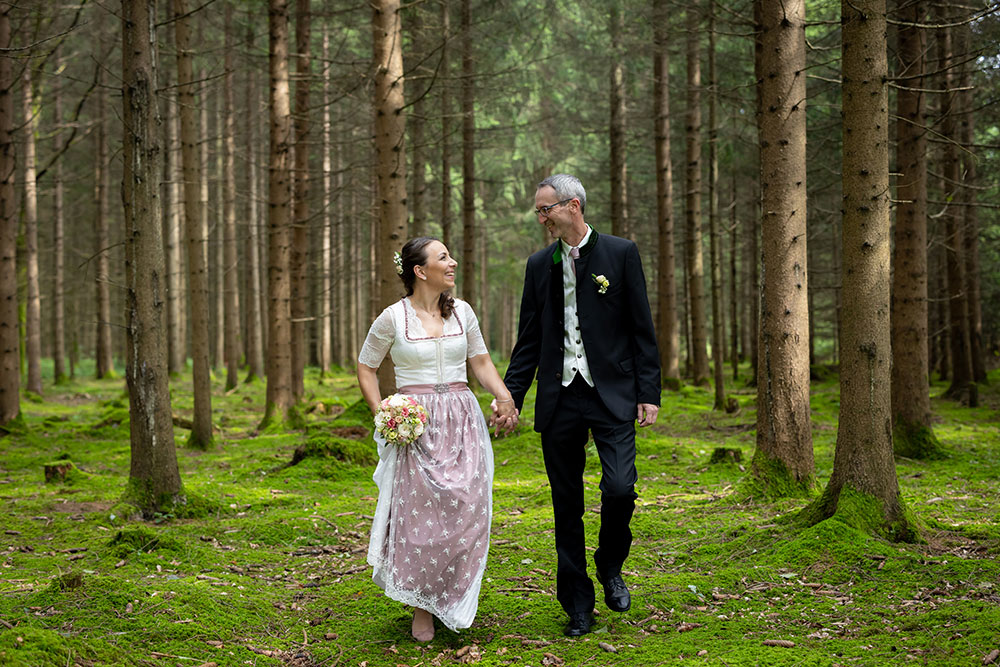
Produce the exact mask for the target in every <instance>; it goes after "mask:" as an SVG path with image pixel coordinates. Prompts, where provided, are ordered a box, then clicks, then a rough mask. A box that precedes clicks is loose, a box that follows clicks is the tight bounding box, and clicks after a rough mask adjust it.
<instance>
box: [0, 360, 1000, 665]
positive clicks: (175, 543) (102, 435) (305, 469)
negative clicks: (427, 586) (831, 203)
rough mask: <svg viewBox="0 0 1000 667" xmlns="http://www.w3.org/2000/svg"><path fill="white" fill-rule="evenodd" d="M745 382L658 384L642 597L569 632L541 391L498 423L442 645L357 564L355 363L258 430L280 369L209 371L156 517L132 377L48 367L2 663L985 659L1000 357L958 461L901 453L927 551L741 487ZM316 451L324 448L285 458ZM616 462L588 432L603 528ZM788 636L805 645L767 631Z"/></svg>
mask: <svg viewBox="0 0 1000 667" xmlns="http://www.w3.org/2000/svg"><path fill="white" fill-rule="evenodd" d="M86 370H87V369H80V372H81V373H82V372H86ZM49 377H51V373H50V375H49ZM744 380H745V378H743V379H741V380H740V381H739V382H738V383H736V384H734V389H733V391H734V392H735V395H736V397H737V398H738V399H739V402H740V405H741V406H742V409H741V412H739V413H737V414H735V415H725V414H722V413H716V412H713V411H712V410H711V404H712V400H713V394H712V392H711V390H710V389H708V388H695V387H690V386H685V387H682V388H681V389H680V390H679V391H678V392H665V393H664V404H663V408H662V410H661V412H660V419H659V422H658V423H657V425H656V426H654V427H653V428H651V429H647V430H643V431H641V432H640V435H639V439H638V451H639V475H640V480H639V484H638V491H639V495H640V500H639V507H638V509H637V511H636V515H635V518H634V520H633V524H632V527H633V532H634V534H635V542H634V544H633V547H632V555H631V557H630V558H629V561H628V562H627V564H626V573H625V575H626V580H627V581H628V582H629V584H630V587H631V589H632V593H633V607H632V610H631V611H630V612H628V613H625V614H614V613H611V612H609V611H608V610H606V609H605V608H604V607H603V605H602V604H600V603H599V604H598V610H597V611H598V617H597V618H598V625H597V631H596V632H595V633H593V634H591V635H588V636H586V637H584V638H581V639H577V640H569V639H566V638H564V637H563V636H562V633H561V629H562V624H563V622H564V618H563V614H562V611H561V610H560V609H559V606H558V604H557V603H556V601H555V597H554V591H555V588H554V572H555V551H554V548H553V544H552V539H553V538H552V515H551V506H550V501H549V491H548V484H547V481H546V478H545V472H544V467H543V465H542V460H541V454H540V445H539V438H538V435H537V434H535V433H534V432H533V431H531V427H530V421H531V418H532V410H531V407H530V406H531V399H530V397H529V401H528V405H527V410H526V411H525V415H524V418H525V419H524V422H526V423H525V424H524V425H523V426H522V427H521V428H520V430H519V432H518V433H517V434H515V435H514V436H513V437H508V438H504V439H499V440H496V441H495V442H494V448H495V452H496V461H497V472H496V480H495V485H494V489H495V496H494V509H495V515H494V522H493V534H492V537H493V543H492V547H491V550H490V561H489V565H488V569H487V573H486V580H485V582H484V584H483V591H482V596H481V600H480V607H479V614H478V616H477V619H476V623H475V625H474V626H473V627H472V628H471V629H469V630H466V631H463V632H462V633H460V634H456V633H452V632H450V631H448V630H446V629H443V628H440V627H439V628H438V634H437V637H436V638H435V640H434V641H433V642H432V643H431V644H429V645H417V644H415V643H414V642H413V641H412V639H411V638H410V637H409V618H410V617H409V614H408V612H407V610H406V609H404V608H403V607H402V606H401V605H399V604H397V603H396V602H393V601H392V600H388V599H387V598H385V597H384V596H383V595H382V593H381V591H380V590H379V589H378V588H377V587H376V586H375V585H374V584H373V583H372V581H371V570H370V568H368V567H367V566H366V564H365V554H366V549H367V537H368V527H369V525H370V517H371V515H372V512H373V510H374V507H375V487H374V485H373V483H372V481H371V473H372V469H373V468H372V465H371V464H370V461H371V460H372V459H368V458H366V456H365V452H364V450H363V448H362V447H361V443H367V442H369V441H368V440H367V436H365V435H363V433H356V429H357V427H358V426H359V425H360V424H361V422H360V421H359V420H358V416H357V414H355V413H356V410H355V411H352V410H350V408H351V406H352V405H354V404H355V403H356V401H357V400H358V399H359V398H360V393H359V391H358V389H357V386H356V382H355V380H354V378H353V376H352V375H351V374H349V373H347V372H343V373H333V374H330V375H328V376H326V377H324V378H320V377H319V374H318V372H316V371H315V370H311V371H310V372H309V373H308V377H307V394H308V398H307V400H306V401H305V403H304V405H303V406H302V410H301V414H302V416H303V419H304V421H305V422H306V428H305V429H304V430H302V431H295V432H287V433H282V432H266V433H260V432H258V430H257V425H258V424H259V423H260V418H261V415H262V414H263V409H264V385H263V384H262V383H251V384H246V385H240V387H239V388H238V389H237V390H236V391H234V392H232V393H229V394H228V395H227V393H226V392H225V391H224V388H223V384H222V378H221V376H220V377H217V378H216V383H215V385H214V389H215V391H214V395H213V409H214V411H215V419H214V421H215V424H216V425H217V426H218V429H219V430H218V431H217V432H216V444H215V446H214V447H213V448H212V449H211V450H209V451H207V452H202V451H197V450H192V449H187V448H185V447H184V446H183V442H184V441H185V438H186V435H187V434H186V433H185V432H184V431H182V430H180V429H178V430H177V432H176V440H177V443H178V446H177V449H178V459H179V462H180V466H181V474H182V478H183V481H184V485H185V491H186V492H187V493H188V494H189V496H190V497H191V498H194V499H197V502H196V504H197V508H198V511H196V512H195V511H193V512H191V513H190V515H187V514H184V515H179V516H178V515H167V516H159V517H155V519H154V520H152V521H146V522H143V521H136V520H130V519H128V518H126V517H127V516H128V512H129V509H128V507H127V506H124V505H123V504H121V503H120V502H119V501H120V498H121V497H122V494H123V492H124V490H125V488H126V482H127V475H128V469H129V443H128V437H129V434H128V423H127V421H124V422H123V421H121V420H120V419H119V417H120V410H121V409H122V407H124V406H126V405H127V401H124V399H123V395H124V394H123V382H122V381H121V380H120V379H119V380H103V381H93V380H83V379H79V378H78V379H77V380H73V381H68V382H66V383H65V384H62V385H58V386H52V385H51V384H48V385H47V386H46V394H45V397H44V400H43V401H42V402H37V403H36V402H28V401H25V402H24V403H22V409H23V411H24V421H25V429H24V430H23V431H22V432H14V433H13V434H11V435H7V436H5V437H3V438H2V439H0V496H2V500H3V509H2V510H0V512H2V515H0V516H2V524H3V526H2V530H0V566H2V568H0V664H4V665H7V664H9V665H25V666H30V667H35V666H42V665H53V666H55V665H58V666H60V667H62V666H64V665H74V664H78V665H201V664H203V663H208V662H214V663H216V664H218V665H244V664H248V665H299V666H305V665H361V664H367V665H368V666H369V667H376V666H395V665H410V666H413V667H415V666H416V665H418V664H423V665H444V664H457V663H458V662H459V661H461V660H463V659H466V660H469V659H472V660H476V661H478V662H480V663H481V664H484V665H535V666H536V667H537V666H538V665H544V664H562V663H560V662H559V661H560V660H561V661H565V664H567V665H583V664H586V665H658V664H667V665H673V664H706V665H722V664H725V665H833V664H841V665H848V664H857V665H885V664H909V663H911V662H914V663H916V664H933V665H949V664H953V665H971V664H979V663H980V661H981V660H982V657H983V656H985V655H986V654H988V653H989V652H990V651H991V650H993V649H994V648H1000V561H998V559H997V556H998V551H1000V522H998V518H1000V517H998V513H1000V512H998V508H1000V501H998V497H997V479H998V478H1000V456H998V454H1000V424H998V421H1000V418H998V412H997V410H998V407H1000V375H998V374H994V376H993V377H992V378H991V380H992V382H991V384H990V385H989V387H984V388H983V396H982V399H983V407H981V408H979V409H977V410H970V409H968V408H964V407H962V406H960V405H958V404H955V403H952V402H949V401H946V400H943V399H939V398H935V399H934V401H933V407H934V411H935V414H936V415H937V417H938V419H939V421H938V422H937V423H936V424H935V428H934V430H935V434H936V435H937V437H938V438H939V440H940V441H941V443H942V445H943V447H944V448H945V450H946V451H947V454H948V458H947V459H945V460H932V461H915V460H909V459H899V460H898V462H897V470H898V475H899V480H900V486H901V488H902V493H903V497H904V499H905V502H906V503H907V507H908V509H909V510H910V511H912V513H913V515H914V516H915V517H916V519H917V520H918V521H919V522H920V525H922V526H923V528H924V533H923V538H924V541H923V542H921V543H918V544H893V543H890V542H887V541H884V540H881V539H877V538H875V537H871V536H869V535H867V534H865V533H863V532H861V531H859V530H858V529H857V528H855V527H852V526H851V525H849V524H848V523H845V522H843V521H838V520H836V519H833V520H828V521H824V522H821V523H819V524H817V525H815V526H812V527H809V528H803V527H802V524H801V523H799V522H797V521H796V520H795V516H796V514H797V512H798V510H800V509H801V508H802V507H803V506H805V505H806V504H808V502H809V499H807V498H798V499H778V500H774V501H767V502H765V501H761V500H760V499H759V498H754V497H752V496H749V495H748V496H746V497H742V494H740V493H739V491H738V490H739V489H740V486H741V482H742V481H743V480H744V477H745V474H746V473H745V470H744V468H745V467H748V466H749V461H750V458H751V455H752V452H753V446H754V430H753V428H754V421H755V419H754V412H753V410H754V402H753V394H752V393H751V392H752V390H748V389H745V388H742V387H744ZM737 387H738V388H737ZM944 388H945V387H944V386H942V385H935V386H934V387H933V388H932V393H933V394H934V395H935V396H937V395H938V394H940V393H941V392H942V391H943V389H944ZM172 391H173V400H174V412H175V413H177V414H179V415H182V416H185V417H190V409H191V407H190V406H191V398H190V378H189V377H182V378H179V379H176V380H174V383H173V387H172ZM837 391H838V387H837V383H836V377H835V376H834V377H830V378H826V379H824V380H821V381H818V382H815V383H814V387H813V425H814V445H815V450H816V467H817V470H816V477H817V481H818V489H819V490H822V488H823V487H824V486H825V483H826V480H827V479H828V478H829V475H830V471H831V467H832V465H833V447H834V443H835V440H836V424H837V403H838V395H837ZM740 392H743V393H740ZM123 401H124V402H123ZM487 402H488V399H487V397H485V396H484V397H482V404H483V405H484V406H485V405H486V404H487ZM319 406H322V407H319ZM362 432H363V429H362ZM303 445H308V448H309V449H310V453H311V454H312V455H310V456H306V457H305V458H303V459H302V460H301V461H300V462H299V463H297V464H296V465H294V466H288V465H286V464H287V463H289V462H290V461H291V460H292V456H293V453H294V452H295V450H296V448H299V447H302V446H303ZM719 446H725V447H732V448H739V449H741V450H742V453H743V457H742V460H743V463H742V464H740V463H736V462H727V463H720V464H712V465H710V464H709V462H708V461H709V458H710V456H711V454H712V451H713V449H714V448H715V447H719ZM61 456H68V457H69V458H70V459H71V460H72V461H73V462H74V463H75V464H76V465H77V466H78V467H79V469H80V470H81V472H82V473H83V474H82V475H81V477H80V478H79V479H77V480H74V482H73V484H72V485H58V484H56V485H53V484H49V485H46V484H45V483H44V478H43V471H42V465H43V464H44V463H46V462H50V461H52V460H56V459H59V458H60V457H61ZM741 465H742V466H744V468H741ZM599 481H600V479H599V465H598V460H597V455H596V451H594V450H593V447H591V452H590V457H589V459H588V467H587V471H586V482H587V488H588V497H587V505H588V508H589V510H590V511H588V512H587V514H586V517H585V521H586V526H587V530H588V542H589V544H591V545H592V546H593V545H594V543H595V540H596V533H597V529H598V526H599V514H598V509H599V492H598V488H597V487H598V483H599ZM64 575H70V576H69V577H66V576H64ZM75 575H79V578H77V577H76V576H75ZM772 639H777V640H787V641H790V642H794V647H791V648H785V647H781V646H765V645H764V643H763V642H764V641H765V640H772ZM601 642H603V643H606V644H608V645H610V646H613V647H614V648H615V649H616V650H617V653H609V652H606V651H605V650H604V649H602V648H601V647H600V646H599V644H600V643H601ZM470 645H475V646H476V647H477V648H476V650H475V651H469V652H468V653H465V654H463V656H462V657H459V652H460V651H461V650H462V649H463V647H468V646H470ZM546 654H548V656H547V655H546ZM470 656H471V658H470ZM477 658H478V659H477Z"/></svg>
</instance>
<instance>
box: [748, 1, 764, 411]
mask: <svg viewBox="0 0 1000 667" xmlns="http://www.w3.org/2000/svg"><path fill="white" fill-rule="evenodd" d="M754 4H757V3H754ZM754 189H755V190H756V188H754ZM753 195H754V196H753V202H754V205H753V210H752V211H751V215H750V229H749V232H750V243H749V247H750V254H749V257H748V259H749V261H748V262H747V264H748V265H749V266H748V267H747V269H748V274H749V278H750V279H749V280H748V281H747V283H748V285H747V287H748V288H749V295H748V296H749V298H748V299H747V300H748V301H749V302H750V320H749V322H748V324H749V326H748V327H747V328H748V329H749V330H750V378H749V380H748V383H749V384H750V385H751V386H754V387H756V386H757V375H758V373H759V371H760V305H761V298H760V297H761V284H760V225H761V201H760V193H757V192H754V193H753ZM758 391H760V390H759V389H758Z"/></svg>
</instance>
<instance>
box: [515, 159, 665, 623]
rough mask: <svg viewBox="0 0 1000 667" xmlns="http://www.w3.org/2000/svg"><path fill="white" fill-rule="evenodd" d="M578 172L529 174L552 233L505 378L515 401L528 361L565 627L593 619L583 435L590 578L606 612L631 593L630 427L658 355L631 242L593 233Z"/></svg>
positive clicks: (536, 263) (651, 410) (654, 379)
mask: <svg viewBox="0 0 1000 667" xmlns="http://www.w3.org/2000/svg"><path fill="white" fill-rule="evenodd" d="M586 205H587V193H586V192H585V191H584V189H583V185H582V184H581V183H580V181H579V179H577V178H576V177H575V176H570V175H568V174H556V175H554V176H550V177H548V178H546V179H545V180H544V181H542V182H541V183H539V184H538V189H537V190H536V192H535V214H536V215H537V216H538V222H539V223H541V224H542V225H545V227H546V229H548V230H549V233H550V234H551V235H552V236H553V238H555V239H556V242H555V243H553V244H552V245H550V246H548V247H547V248H545V249H544V250H540V251H539V252H536V253H535V254H534V255H532V256H531V257H529V258H528V263H527V267H526V270H525V276H524V292H523V293H522V295H521V314H520V320H519V324H518V334H517V343H516V344H515V345H514V351H513V352H512V353H511V360H510V366H509V368H508V370H507V375H506V377H505V378H504V382H505V383H506V384H507V387H508V388H509V389H510V392H511V394H512V395H513V397H514V402H515V404H516V405H517V407H518V409H521V407H522V406H523V404H524V397H525V394H526V393H527V391H528V388H529V387H530V386H531V382H532V380H533V379H534V377H535V371H536V370H537V372H538V373H537V377H538V389H537V392H536V398H535V430H536V431H538V432H539V433H541V434H542V453H543V456H544V458H545V470H546V472H547V473H548V477H549V484H550V486H551V487H552V507H553V511H554V515H555V539H556V555H557V558H558V570H557V574H556V591H557V597H558V599H559V603H560V604H561V605H562V607H563V609H565V610H566V613H567V614H569V624H568V625H567V626H566V630H565V634H566V635H567V636H570V637H578V636H580V635H583V634H586V633H588V632H590V629H591V626H592V625H593V624H594V616H593V610H594V584H593V582H592V581H591V579H590V576H589V575H588V574H587V558H586V552H585V548H584V528H583V512H584V485H583V471H584V465H585V463H586V459H587V440H588V433H589V434H591V435H593V438H594V442H595V443H596V445H597V453H598V455H599V456H600V459H601V485H600V488H601V531H600V536H599V538H598V548H597V551H596V552H595V553H594V565H595V566H596V575H597V580H598V581H599V582H600V583H601V584H602V585H603V587H604V601H605V603H607V605H608V607H609V608H610V609H611V610H613V611H621V612H624V611H628V609H629V607H630V606H631V598H630V596H629V592H628V588H627V587H626V585H625V582H624V581H623V580H622V576H621V572H622V565H623V563H624V562H625V558H626V557H627V556H628V553H629V548H630V547H631V544H632V532H631V530H630V529H629V521H630V520H631V518H632V512H633V510H634V509H635V499H636V493H635V482H636V479H637V477H638V476H637V474H636V469H635V426H634V422H635V421H636V420H638V422H639V426H649V425H650V424H652V423H654V422H655V421H656V413H657V411H658V410H659V404H660V363H659V355H658V354H657V350H656V334H655V332H654V330H653V318H652V315H651V314H650V311H649V301H648V300H647V298H646V280H645V277H644V276H643V273H642V262H641V261H640V259H639V250H638V248H636V245H635V243H633V242H632V241H628V240H625V239H621V238H618V237H615V236H611V235H608V234H598V233H597V230H595V229H594V228H592V227H591V226H590V225H588V224H587V223H586V222H585V221H584V218H583V215H584V209H585V208H586Z"/></svg>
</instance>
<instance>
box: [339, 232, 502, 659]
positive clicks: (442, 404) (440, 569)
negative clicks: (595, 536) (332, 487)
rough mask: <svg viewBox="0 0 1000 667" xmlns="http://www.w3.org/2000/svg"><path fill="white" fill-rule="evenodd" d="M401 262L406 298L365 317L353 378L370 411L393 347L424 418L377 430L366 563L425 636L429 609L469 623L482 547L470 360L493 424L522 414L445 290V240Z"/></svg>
mask: <svg viewBox="0 0 1000 667" xmlns="http://www.w3.org/2000/svg"><path fill="white" fill-rule="evenodd" d="M396 264H397V267H396V270H397V272H398V273H399V275H400V278H401V279H402V281H403V285H404V286H405V288H406V297H404V298H403V299H400V300H399V301H397V302H396V303H394V304H392V305H391V306H389V307H388V308H386V309H385V310H383V311H382V313H381V314H380V315H379V316H378V317H377V318H376V319H375V322H373V323H372V326H371V329H370V330H369V331H368V336H367V337H366V338H365V342H364V345H363V346H362V349H361V353H360V355H359V357H358V362H359V363H358V383H359V385H360V387H361V394H362V395H363V396H364V399H365V402H366V403H368V407H370V408H371V410H372V412H373V413H374V412H376V411H377V409H378V406H379V402H380V401H381V400H382V396H381V395H380V394H379V386H378V378H377V376H376V371H377V370H378V367H379V366H380V365H381V363H382V360H383V359H384V358H385V355H386V354H387V353H388V354H390V355H391V356H392V362H393V364H394V365H395V369H396V386H397V387H398V390H397V391H398V392H399V393H401V394H404V395H409V396H413V397H414V398H415V399H416V400H417V401H418V402H419V403H420V404H422V405H423V406H424V408H425V409H426V410H427V414H428V417H429V419H428V426H427V429H426V430H425V431H424V433H423V435H421V436H420V437H419V438H418V439H417V440H416V441H414V442H413V443H411V444H409V445H406V446H402V447H401V446H397V445H393V444H388V443H386V441H385V440H384V438H382V437H381V436H380V435H378V434H376V436H375V440H376V443H377V444H378V452H379V464H378V466H377V467H376V469H375V475H374V480H375V483H376V484H377V485H378V488H379V495H378V504H377V506H376V509H375V520H374V522H373V524H372V532H371V538H370V541H369V545H368V563H369V564H370V565H371V566H372V567H373V568H374V572H373V574H372V578H373V579H374V581H375V583H376V584H378V586H379V587H380V588H382V589H383V590H384V591H385V593H386V595H388V596H389V597H390V598H392V599H394V600H398V601H399V602H402V603H404V604H408V605H411V606H412V607H414V611H413V625H412V629H411V632H412V634H413V637H414V638H415V639H417V640H418V641H430V640H431V639H433V638H434V617H435V616H436V617H437V618H438V619H439V620H440V621H441V622H442V623H444V625H446V626H447V627H448V628H450V629H452V630H459V629H461V628H467V627H469V626H470V625H472V620H473V619H474V618H475V615H476V609H477V607H478V604H479V589H480V585H481V583H482V578H483V570H484V569H485V566H486V553H487V550H488V549H489V535H490V520H491V518H492V505H493V497H492V493H491V492H492V483H493V449H492V447H491V446H490V436H489V429H488V427H487V425H486V420H485V419H484V417H483V413H482V410H481V409H480V407H479V403H478V401H477V400H476V397H475V395H474V394H473V393H472V391H470V390H469V388H468V386H467V385H466V380H467V378H466V370H465V369H466V362H468V366H469V368H471V369H472V372H473V373H474V374H475V376H476V379H477V380H479V383H480V384H481V385H482V386H483V387H484V388H485V389H486V390H487V391H489V392H490V393H492V394H493V395H494V396H495V397H496V400H495V403H494V411H495V415H494V418H495V419H496V423H497V425H498V428H504V429H505V430H508V431H509V430H511V429H513V428H514V427H515V426H516V425H517V418H518V416H517V410H516V408H515V407H514V402H513V400H512V399H511V395H510V392H509V391H507V387H506V386H505V385H504V383H503V380H501V379H500V375H499V374H498V373H497V370H496V368H495V367H494V366H493V361H492V360H491V359H490V356H489V353H488V352H487V349H486V345H485V344H484V342H483V337H482V334H481V332H480V330H479V322H478V320H477V319H476V315H475V313H474V312H473V311H472V308H471V307H470V306H469V304H467V303H466V302H464V301H462V300H460V299H456V298H454V297H452V296H451V295H450V294H449V290H450V289H451V288H452V287H454V286H455V267H456V266H457V265H458V263H457V262H456V261H455V260H454V259H453V258H452V257H451V255H450V254H449V253H448V249H447V248H446V247H445V246H444V244H443V243H441V242H440V241H438V240H436V239H432V238H427V237H420V238H415V239H412V240H410V241H408V242H407V243H406V245H404V246H403V249H402V252H401V253H400V254H399V255H397V259H396Z"/></svg>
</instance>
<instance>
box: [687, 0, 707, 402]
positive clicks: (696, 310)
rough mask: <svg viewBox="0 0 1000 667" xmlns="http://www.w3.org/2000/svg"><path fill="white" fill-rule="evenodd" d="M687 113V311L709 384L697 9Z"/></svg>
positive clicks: (691, 20) (696, 369)
mask: <svg viewBox="0 0 1000 667" xmlns="http://www.w3.org/2000/svg"><path fill="white" fill-rule="evenodd" d="M687 30H688V32H687V113H686V118H685V124H686V126H687V127H686V130H685V142H684V143H685V156H686V159H685V172H684V174H685V192H684V216H685V219H686V237H685V243H686V246H687V252H686V253H685V254H686V258H685V259H686V261H687V281H688V294H689V299H688V312H689V316H690V319H691V338H690V347H691V373H692V375H693V381H694V384H696V385H706V384H708V376H709V372H710V371H709V368H708V323H707V314H706V312H705V263H704V258H703V256H702V243H701V61H700V58H701V52H700V50H699V40H700V35H701V26H700V24H699V16H698V8H696V7H689V8H688V10H687Z"/></svg>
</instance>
